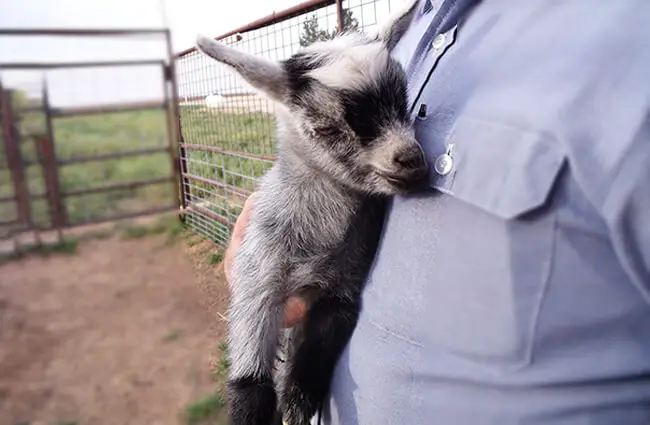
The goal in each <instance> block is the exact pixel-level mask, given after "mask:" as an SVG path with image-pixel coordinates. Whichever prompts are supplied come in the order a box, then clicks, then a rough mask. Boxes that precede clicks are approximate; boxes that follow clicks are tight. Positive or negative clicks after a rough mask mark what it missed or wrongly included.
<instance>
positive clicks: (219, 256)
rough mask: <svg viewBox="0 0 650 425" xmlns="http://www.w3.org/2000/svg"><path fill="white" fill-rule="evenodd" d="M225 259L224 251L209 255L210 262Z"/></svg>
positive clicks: (217, 262) (211, 263) (218, 261)
mask: <svg viewBox="0 0 650 425" xmlns="http://www.w3.org/2000/svg"><path fill="white" fill-rule="evenodd" d="M222 260H223V253H221V252H220V251H216V252H213V253H211V254H209V255H208V264H210V265H214V264H219V263H220V262H221V261H222Z"/></svg>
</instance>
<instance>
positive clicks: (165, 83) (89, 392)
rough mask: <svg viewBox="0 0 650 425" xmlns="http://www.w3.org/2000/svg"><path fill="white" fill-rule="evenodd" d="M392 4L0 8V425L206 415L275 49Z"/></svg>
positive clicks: (121, 0)
mask: <svg viewBox="0 0 650 425" xmlns="http://www.w3.org/2000/svg"><path fill="white" fill-rule="evenodd" d="M400 3H402V0H310V1H305V2H302V3H301V2H298V1H296V0H243V1H239V2H226V1H223V0H217V1H215V0H183V1H181V0H138V1H133V0H128V1H127V0H110V1H109V0H93V1H86V2H84V1H80V0H79V1H77V0H47V1H46V0H21V1H9V0H0V130H1V131H0V321H1V322H0V424H1V425H4V424H7V425H17V424H30V425H35V424H48V425H49V424H52V425H55V424H57V425H63V424H68V425H72V424H77V425H82V424H119V425H126V424H200V423H213V424H220V423H225V422H223V421H224V418H225V416H224V400H223V378H224V376H225V373H226V372H227V369H228V359H227V350H228V347H227V345H226V344H225V342H224V339H223V338H224V332H225V325H226V323H227V317H226V308H227V303H228V289H227V284H226V283H225V280H224V277H223V273H222V268H221V267H220V262H221V260H222V255H223V252H222V250H223V248H224V247H225V246H226V244H227V242H228V240H229V237H230V231H231V229H232V225H233V223H234V221H235V219H236V217H237V215H238V214H239V212H240V211H241V207H242V205H243V202H244V200H245V199H246V197H247V196H248V195H249V194H250V193H251V191H252V190H253V189H254V187H255V184H256V182H257V179H258V178H259V177H260V176H261V175H262V174H263V173H264V172H266V170H268V168H269V167H270V166H271V165H272V164H273V161H274V159H275V158H274V155H275V148H274V140H273V105H272V104H271V103H270V102H268V101H267V100H266V99H264V98H262V97H260V96H258V95H257V94H256V93H254V92H253V91H252V90H251V89H250V87H248V86H247V85H246V83H244V82H243V81H242V80H241V79H240V78H239V77H237V76H235V75H233V74H232V73H230V72H229V71H228V70H227V69H224V68H223V67H221V66H220V65H218V64H216V63H215V62H213V61H211V60H209V59H207V58H206V57H204V56H202V55H200V54H198V53H197V52H196V51H195V50H194V49H193V47H192V46H193V44H194V40H195V38H196V35H197V34H198V33H203V34H206V35H210V36H213V37H215V38H218V39H219V40H221V41H223V42H224V43H227V44H230V45H233V46H235V47H238V48H240V49H242V50H245V51H247V52H249V53H252V54H256V55H261V56H265V57H268V58H271V59H283V58H286V57H288V56H289V55H291V54H292V53H294V52H296V51H297V50H298V49H299V48H301V47H302V46H306V45H308V44H310V43H312V42H314V41H316V40H326V39H329V38H331V37H333V36H334V35H335V34H336V33H337V31H340V30H364V29H369V28H372V27H373V26H374V25H376V24H377V22H380V21H381V20H382V19H384V18H385V17H386V16H387V15H388V14H389V13H390V11H391V10H393V9H394V8H395V7H396V6H399V5H400Z"/></svg>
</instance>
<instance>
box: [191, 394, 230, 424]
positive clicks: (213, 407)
mask: <svg viewBox="0 0 650 425" xmlns="http://www.w3.org/2000/svg"><path fill="white" fill-rule="evenodd" d="M225 404H226V402H225V399H224V397H223V395H222V393H221V391H215V392H214V393H212V394H208V395H206V396H204V397H202V398H200V399H199V400H197V401H195V402H194V403H192V404H190V405H189V406H187V408H186V409H185V421H186V423H187V425H198V424H200V423H203V422H205V421H207V420H210V419H215V418H216V417H217V416H218V415H219V413H221V411H222V409H223V407H224V406H225Z"/></svg>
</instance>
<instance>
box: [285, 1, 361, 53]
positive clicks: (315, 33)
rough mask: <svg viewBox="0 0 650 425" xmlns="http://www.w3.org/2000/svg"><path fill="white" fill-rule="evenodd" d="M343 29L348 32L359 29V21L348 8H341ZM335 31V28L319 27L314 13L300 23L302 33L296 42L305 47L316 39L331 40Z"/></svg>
mask: <svg viewBox="0 0 650 425" xmlns="http://www.w3.org/2000/svg"><path fill="white" fill-rule="evenodd" d="M343 29H344V30H345V31H349V32H352V31H357V30H358V29H359V21H358V20H357V18H355V17H354V15H353V14H352V11H351V10H350V9H343ZM336 32H337V31H336V30H332V31H328V30H324V29H321V28H320V27H319V24H318V16H317V15H316V14H315V13H314V14H312V15H311V16H310V17H308V18H307V19H305V21H304V22H303V23H302V33H301V34H300V39H299V40H298V42H299V43H300V46H301V47H306V46H309V45H310V44H312V43H314V42H316V41H327V40H331V39H332V38H334V36H335V35H336Z"/></svg>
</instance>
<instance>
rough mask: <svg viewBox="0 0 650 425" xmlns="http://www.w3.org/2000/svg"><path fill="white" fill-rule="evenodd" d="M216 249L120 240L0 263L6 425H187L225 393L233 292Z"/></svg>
mask: <svg viewBox="0 0 650 425" xmlns="http://www.w3.org/2000/svg"><path fill="white" fill-rule="evenodd" d="M212 251H214V246H213V245H212V244H211V243H209V242H202V243H200V244H196V245H193V246H190V244H189V243H187V241H186V240H183V239H182V238H177V239H175V240H174V241H173V242H171V243H170V241H169V238H168V235H147V236H146V237H142V238H137V239H135V238H134V239H125V238H124V237H123V236H120V235H115V236H112V237H109V238H104V239H97V240H89V241H85V242H83V243H80V244H79V246H78V248H77V252H76V253H74V254H71V255H64V254H56V255H51V256H48V257H41V256H37V255H35V256H34V255H33V256H29V257H27V258H24V259H21V260H14V261H10V262H8V263H5V264H3V265H0V321H1V322H0V424H1V425H17V424H29V425H36V424H42V425H61V424H75V425H90V424H93V425H112V424H115V425H131V424H133V425H135V424H138V425H158V424H160V425H167V424H174V425H175V424H184V423H185V420H184V418H183V412H184V409H185V408H186V407H187V406H188V405H190V404H191V403H193V402H195V401H196V400H199V399H200V398H201V397H203V396H205V395H206V394H209V393H210V392H214V391H215V388H216V382H215V379H214V378H213V376H212V374H211V372H212V371H213V370H214V368H215V365H216V363H217V361H218V358H219V356H220V353H219V349H218V346H219V343H220V342H221V341H222V339H223V337H224V331H225V322H224V320H223V318H222V317H223V316H221V314H223V313H224V312H225V309H226V304H227V289H226V286H225V285H226V283H225V281H224V279H223V274H222V271H221V267H220V266H218V265H215V264H209V262H208V261H206V255H209V253H210V252H212Z"/></svg>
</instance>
